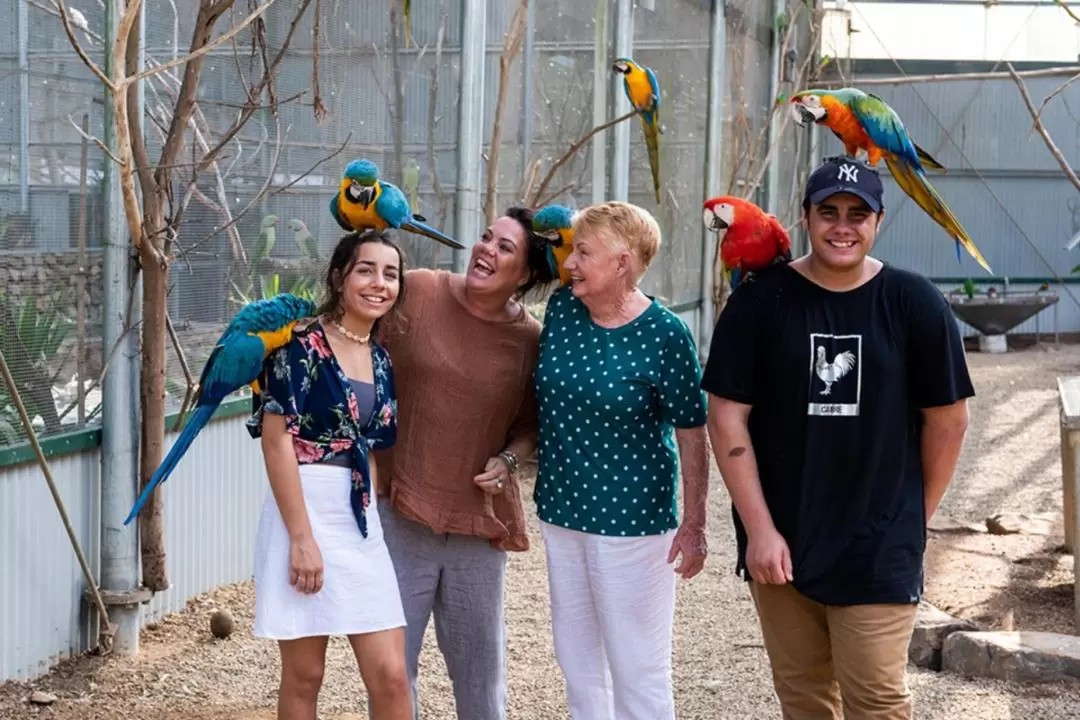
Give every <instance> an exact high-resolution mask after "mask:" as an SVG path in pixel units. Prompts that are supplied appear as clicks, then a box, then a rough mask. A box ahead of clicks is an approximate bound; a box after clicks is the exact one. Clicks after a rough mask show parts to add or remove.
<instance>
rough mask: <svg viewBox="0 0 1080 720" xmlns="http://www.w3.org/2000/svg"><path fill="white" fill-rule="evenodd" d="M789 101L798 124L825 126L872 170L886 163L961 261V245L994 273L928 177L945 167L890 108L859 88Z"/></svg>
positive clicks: (807, 92) (798, 95)
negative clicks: (950, 241)
mask: <svg viewBox="0 0 1080 720" xmlns="http://www.w3.org/2000/svg"><path fill="white" fill-rule="evenodd" d="M790 102H791V111H792V114H793V115H794V118H795V122H797V123H798V124H799V125H801V126H804V127H806V126H808V125H809V124H810V123H812V122H813V123H817V124H819V125H822V126H824V127H827V128H828V129H830V130H832V131H833V134H835V135H836V136H837V137H838V138H840V141H841V142H842V143H844V151H845V152H846V153H847V154H848V155H851V156H852V157H855V156H856V153H857V152H858V151H859V150H863V151H865V152H866V156H867V161H868V163H869V164H870V166H871V167H874V166H876V165H877V163H878V161H879V160H884V161H885V164H886V165H887V166H888V168H889V172H890V173H891V174H892V177H893V179H894V180H895V181H896V184H897V185H899V186H900V188H901V189H902V190H903V191H904V192H905V193H907V195H908V197H910V198H911V199H912V200H914V201H915V203H916V204H917V205H918V206H919V207H920V208H922V209H923V212H925V213H926V214H927V215H929V216H930V217H931V218H932V219H933V220H934V222H936V223H937V224H938V225H940V226H941V227H942V228H944V229H945V232H947V233H948V234H949V236H950V237H951V238H953V239H954V240H955V241H956V259H957V261H958V262H959V261H960V246H961V245H963V246H964V249H966V250H967V251H968V253H969V254H970V255H971V256H972V257H973V258H975V260H976V261H978V263H979V265H981V266H982V267H983V268H985V269H986V271H987V272H991V270H990V265H989V264H987V262H986V259H985V258H984V257H983V256H982V253H980V252H979V250H978V248H976V247H975V243H974V242H972V240H971V238H970V237H969V236H968V234H967V232H966V231H965V230H964V228H963V227H962V226H961V225H960V221H959V220H957V219H956V216H955V215H953V212H952V210H950V209H949V206H948V205H946V204H945V200H944V199H943V198H942V197H941V195H939V194H938V192H937V190H935V189H934V187H933V186H932V185H931V184H930V181H929V180H927V178H926V168H927V167H929V168H931V169H933V170H940V171H942V172H944V170H945V168H944V167H943V166H942V165H941V163H939V162H938V161H937V160H934V159H933V158H932V157H930V154H929V153H927V152H926V151H925V150H923V149H922V148H920V147H919V146H918V145H916V144H915V143H914V142H912V140H911V138H910V137H909V136H908V132H907V129H906V128H905V127H904V123H903V122H902V121H901V120H900V116H899V115H897V114H896V111H895V110H893V109H892V108H891V107H889V105H888V103H886V102H885V101H884V100H882V99H881V98H879V97H878V96H877V95H872V94H869V93H865V92H863V91H862V90H858V89H856V88H841V89H839V90H803V91H802V92H798V93H795V94H794V95H792V96H791V101H790Z"/></svg>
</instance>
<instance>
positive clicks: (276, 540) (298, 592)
mask: <svg viewBox="0 0 1080 720" xmlns="http://www.w3.org/2000/svg"><path fill="white" fill-rule="evenodd" d="M403 265H404V262H403V258H402V256H401V252H400V251H399V250H398V248H397V247H396V246H395V245H394V244H393V242H392V241H391V240H390V239H389V238H388V236H386V235H383V234H377V233H368V234H364V235H357V234H351V235H347V236H345V237H344V238H342V240H341V241H340V242H339V243H338V246H337V248H336V249H335V251H334V254H333V257H332V258H331V260H330V267H329V269H328V270H327V276H326V292H327V300H326V302H325V303H324V304H323V306H322V307H321V308H320V310H319V315H318V317H317V318H315V319H313V321H311V322H310V323H307V324H306V325H305V326H304V327H302V328H300V329H298V330H296V331H295V332H294V335H293V339H292V341H291V342H290V343H289V344H288V345H286V346H285V347H283V348H280V349H279V350H277V351H275V352H274V353H272V354H271V355H270V356H269V357H268V358H267V361H266V364H265V369H264V371H263V378H262V381H261V382H260V387H261V388H263V390H262V394H261V396H260V397H259V398H258V399H257V403H256V410H255V414H254V415H253V416H252V418H251V419H250V420H249V421H248V426H249V431H250V432H251V434H252V436H253V437H261V438H262V449H263V456H264V458H265V462H266V470H267V474H268V475H269V479H270V492H269V493H268V495H267V498H266V502H265V505H264V506H263V513H262V517H261V519H260V522H259V529H258V537H257V542H256V557H255V629H254V632H255V635H256V636H258V637H266V638H272V639H275V640H277V641H278V644H279V648H280V652H281V668H282V669H281V681H280V689H279V695H278V717H281V718H290V719H293V718H297V719H299V718H305V719H308V718H310V719H311V720H314V718H315V717H316V705H317V700H318V695H319V689H320V687H321V685H322V678H323V670H324V666H325V656H326V645H327V638H328V636H329V635H332V634H337V635H346V636H348V639H349V642H350V644H351V645H352V648H353V652H354V653H355V654H356V660H357V663H358V665H359V668H360V674H361V676H362V678H363V681H364V684H365V686H366V687H367V690H368V695H369V697H370V703H371V706H370V711H371V717H372V718H373V720H406V719H407V718H411V717H412V708H411V700H410V695H409V686H408V680H407V675H406V671H405V635H404V626H405V616H404V612H403V609H402V604H401V596H400V594H399V591H398V585H397V580H396V577H395V574H394V566H393V563H392V561H391V559H390V555H389V552H388V551H387V547H386V544H385V542H384V540H383V531H382V525H381V523H380V520H379V514H378V513H377V512H375V504H376V500H375V497H376V494H375V487H376V485H377V480H378V477H377V473H376V466H375V462H374V458H369V455H368V451H369V450H372V449H377V448H388V447H391V446H392V445H393V444H394V442H395V439H396V436H397V400H396V389H395V387H394V377H393V372H392V370H391V366H390V359H389V356H388V355H387V353H386V351H385V350H384V349H383V348H382V347H381V346H380V345H379V344H378V343H377V342H374V341H372V340H371V338H372V337H373V336H374V334H375V333H376V332H377V331H378V325H379V324H380V322H381V320H382V319H383V318H385V317H386V314H387V313H389V312H390V311H391V310H393V309H394V308H395V307H396V306H397V304H398V303H399V302H401V300H402V299H403V298H404V296H405V286H404V278H403V272H404V267H403ZM299 327H300V326H299V325H298V328H299Z"/></svg>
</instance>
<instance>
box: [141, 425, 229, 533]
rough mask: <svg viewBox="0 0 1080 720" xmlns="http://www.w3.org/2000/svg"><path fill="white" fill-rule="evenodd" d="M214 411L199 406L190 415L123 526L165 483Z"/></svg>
mask: <svg viewBox="0 0 1080 720" xmlns="http://www.w3.org/2000/svg"><path fill="white" fill-rule="evenodd" d="M215 410H217V405H216V404H214V405H200V406H199V408H198V409H197V410H195V412H193V413H192V414H191V417H190V418H189V419H188V423H187V425H185V426H184V430H183V432H181V433H180V437H178V438H176V442H175V443H173V446H172V448H170V449H169V454H168V455H166V456H165V459H164V460H162V461H161V465H160V466H159V467H158V469H157V471H156V472H155V473H154V476H153V477H151V478H150V482H148V483H147V484H146V487H145V488H143V491H142V493H141V494H140V495H139V499H138V500H136V501H135V505H134V506H133V507H132V508H131V512H130V513H128V516H127V519H126V520H124V524H125V525H127V524H128V523H130V522H131V521H132V520H134V519H135V517H136V516H138V514H139V511H140V510H142V506H143V505H145V504H146V501H147V500H149V499H150V493H152V492H154V488H156V487H157V486H158V485H160V484H161V483H163V482H165V480H166V479H167V478H168V477H169V475H170V474H171V473H172V471H173V470H175V469H176V466H177V464H179V462H180V458H182V457H183V456H184V453H186V452H187V449H188V448H189V447H190V446H191V443H192V442H194V441H195V436H196V435H198V434H199V431H200V430H202V429H203V426H205V425H206V423H208V422H210V418H211V417H213V415H214V411H215Z"/></svg>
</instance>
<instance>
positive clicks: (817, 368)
mask: <svg viewBox="0 0 1080 720" xmlns="http://www.w3.org/2000/svg"><path fill="white" fill-rule="evenodd" d="M853 367H855V354H854V353H853V352H851V351H850V350H845V351H843V352H842V353H839V354H838V355H837V356H836V357H835V358H833V361H832V362H829V361H828V360H827V359H826V358H825V346H824V345H818V349H817V360H816V361H815V362H814V372H815V373H817V376H818V377H819V378H821V382H823V383H825V389H824V390H821V394H822V395H828V394H829V393H830V392H832V384H833V383H834V382H836V381H837V380H839V379H840V378H842V377H844V376H845V375H847V373H848V371H849V370H851V368H853Z"/></svg>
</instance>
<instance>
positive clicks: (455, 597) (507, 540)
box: [377, 208, 554, 720]
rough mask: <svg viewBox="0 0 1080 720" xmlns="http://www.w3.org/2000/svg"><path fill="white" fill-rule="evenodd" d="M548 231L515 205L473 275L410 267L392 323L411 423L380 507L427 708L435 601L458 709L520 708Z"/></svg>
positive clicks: (390, 341)
mask: <svg viewBox="0 0 1080 720" xmlns="http://www.w3.org/2000/svg"><path fill="white" fill-rule="evenodd" d="M544 243H545V240H544V239H543V238H542V237H541V236H539V235H537V234H536V233H534V232H533V230H532V213H531V212H530V211H529V210H527V209H524V208H510V209H509V210H507V212H506V214H505V215H504V216H502V217H500V218H498V219H497V220H496V221H495V222H494V223H492V225H491V227H489V228H488V229H487V230H486V231H485V232H484V236H483V237H482V238H481V239H480V240H479V242H477V243H476V244H475V245H474V246H473V248H472V253H471V256H470V259H469V264H468V268H467V270H466V272H465V273H464V274H451V273H448V272H446V271H436V270H427V269H420V270H412V271H409V272H408V273H406V282H407V283H408V286H409V295H408V297H407V298H406V299H405V300H404V302H403V303H402V305H401V307H400V308H399V313H400V319H401V321H400V322H399V323H398V328H397V329H396V330H395V331H391V332H388V333H387V334H386V336H385V344H386V347H387V349H388V350H389V352H390V357H391V360H392V362H393V364H394V376H395V382H396V384H397V389H398V435H397V444H396V445H395V446H394V448H393V449H392V450H388V451H384V452H380V453H378V454H377V457H378V463H379V469H380V472H381V474H383V477H388V478H389V482H384V483H381V487H380V489H381V490H384V491H386V490H388V492H389V499H388V501H386V502H380V503H378V507H379V513H380V517H381V520H382V524H383V528H384V535H385V537H386V544H387V546H388V547H389V549H390V555H391V557H392V559H393V561H394V566H395V569H396V571H397V577H398V584H399V586H400V589H401V599H402V602H403V604H404V607H405V618H406V622H407V623H408V624H407V627H406V639H405V652H406V663H407V669H408V674H409V683H410V685H411V686H412V691H413V698H414V703H415V710H414V712H415V714H416V717H417V718H418V717H419V704H418V701H417V700H416V698H417V690H416V675H417V664H418V661H419V657H420V649H421V645H422V643H423V638H424V631H425V629H426V627H427V623H428V619H429V617H430V616H431V615H432V614H434V616H435V630H436V636H437V638H438V643H439V649H440V650H441V651H442V654H443V657H444V658H445V660H446V666H447V670H448V671H449V674H450V677H451V679H452V682H453V685H454V698H455V701H456V705H457V713H458V718H460V719H461V720H502V719H503V718H505V717H506V681H505V678H506V660H505V632H504V622H503V579H504V577H505V571H506V562H507V555H506V554H507V552H508V551H514V550H517V551H521V550H527V549H528V547H529V539H528V536H527V534H526V526H525V511H524V507H523V505H522V496H521V488H520V487H519V486H518V482H517V479H516V477H515V472H514V471H515V469H516V468H517V466H518V464H519V463H520V462H521V461H524V460H525V459H526V458H528V457H530V456H531V455H532V454H533V452H534V451H535V448H536V427H537V419H536V401H535V398H534V396H533V389H532V376H533V368H534V366H535V363H536V355H537V349H538V347H539V341H540V323H539V322H538V321H537V320H536V319H535V318H533V317H532V315H530V314H529V312H528V310H527V309H526V308H525V305H524V303H523V302H522V298H523V297H524V296H525V295H526V294H527V293H528V292H529V291H531V290H533V289H534V288H538V287H542V286H544V285H546V284H547V283H550V282H551V281H552V280H553V279H554V278H553V275H552V271H551V270H550V269H549V267H548V264H547V259H546V255H545V251H544V248H545V245H544ZM384 467H385V468H387V470H383V468H384Z"/></svg>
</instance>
